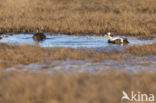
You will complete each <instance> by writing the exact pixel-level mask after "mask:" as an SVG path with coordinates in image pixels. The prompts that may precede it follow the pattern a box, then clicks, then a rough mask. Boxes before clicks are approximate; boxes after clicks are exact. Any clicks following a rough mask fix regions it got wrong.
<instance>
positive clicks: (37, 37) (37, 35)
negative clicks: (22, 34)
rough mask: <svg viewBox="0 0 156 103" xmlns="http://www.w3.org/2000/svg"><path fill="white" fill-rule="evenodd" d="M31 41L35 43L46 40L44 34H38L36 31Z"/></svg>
mask: <svg viewBox="0 0 156 103" xmlns="http://www.w3.org/2000/svg"><path fill="white" fill-rule="evenodd" d="M33 39H34V40H35V41H42V40H44V39H46V36H45V34H44V33H39V30H37V33H35V34H34V35H33Z"/></svg>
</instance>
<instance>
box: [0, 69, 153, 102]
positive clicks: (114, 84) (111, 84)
mask: <svg viewBox="0 0 156 103" xmlns="http://www.w3.org/2000/svg"><path fill="white" fill-rule="evenodd" d="M0 84H1V85H0V102H1V103H120V102H121V97H122V91H126V92H127V93H128V94H130V92H131V91H134V92H135V93H138V92H141V93H146V94H154V95H156V86H155V85H156V73H146V72H139V73H137V74H127V73H125V72H122V71H115V70H114V71H110V70H109V71H108V70H105V71H103V72H101V73H98V74H89V73H69V74H60V73H53V74H52V75H50V74H44V73H26V72H6V71H2V70H1V71H0ZM122 103H128V101H123V102H122ZM130 103H132V102H130ZM136 103H137V102H136ZM142 103H144V102H142ZM150 103H152V102H150Z"/></svg>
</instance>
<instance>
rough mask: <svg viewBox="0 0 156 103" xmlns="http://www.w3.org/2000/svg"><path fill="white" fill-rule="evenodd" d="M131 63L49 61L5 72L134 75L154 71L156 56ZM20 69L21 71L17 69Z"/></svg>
mask: <svg viewBox="0 0 156 103" xmlns="http://www.w3.org/2000/svg"><path fill="white" fill-rule="evenodd" d="M132 58H133V61H116V60H104V61H100V62H92V61H89V60H65V61H59V60H58V61H51V62H50V63H48V64H40V63H32V64H29V65H23V64H19V65H16V66H14V67H9V68H6V69H7V70H22V71H28V72H36V71H40V72H49V73H51V72H54V71H59V72H100V71H101V70H106V69H116V70H117V69H122V70H125V71H126V72H130V73H136V72H137V71H139V70H147V71H151V72H155V71H156V68H155V67H156V56H154V57H153V58H146V57H138V58H137V57H135V58H134V57H132ZM17 68H21V69H17Z"/></svg>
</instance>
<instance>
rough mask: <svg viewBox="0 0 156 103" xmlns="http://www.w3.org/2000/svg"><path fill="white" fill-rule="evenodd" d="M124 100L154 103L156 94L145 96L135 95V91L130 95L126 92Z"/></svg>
mask: <svg viewBox="0 0 156 103" xmlns="http://www.w3.org/2000/svg"><path fill="white" fill-rule="evenodd" d="M122 94H123V96H122V98H121V101H123V100H128V101H131V102H148V103H150V102H154V94H143V93H141V92H137V93H135V92H134V91H131V93H130V95H128V94H127V93H126V92H125V91H122Z"/></svg>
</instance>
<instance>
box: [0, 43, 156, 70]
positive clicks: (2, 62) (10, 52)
mask: <svg viewBox="0 0 156 103" xmlns="http://www.w3.org/2000/svg"><path fill="white" fill-rule="evenodd" d="M0 47H1V48H0V68H4V67H6V66H13V65H16V64H30V63H34V62H40V63H48V62H51V61H53V60H66V59H74V60H93V61H101V60H108V59H113V60H118V61H119V60H121V61H122V60H128V58H127V57H124V56H123V55H124V54H132V55H136V56H148V55H156V43H155V44H149V45H143V46H132V47H128V48H127V49H124V50H121V51H104V50H101V51H97V50H94V49H93V50H88V49H86V48H81V49H79V50H78V49H73V48H53V49H43V48H41V47H39V46H35V45H34V46H31V45H23V46H16V45H7V44H0Z"/></svg>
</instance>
